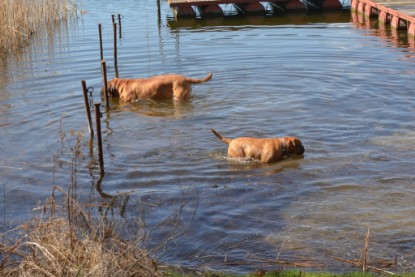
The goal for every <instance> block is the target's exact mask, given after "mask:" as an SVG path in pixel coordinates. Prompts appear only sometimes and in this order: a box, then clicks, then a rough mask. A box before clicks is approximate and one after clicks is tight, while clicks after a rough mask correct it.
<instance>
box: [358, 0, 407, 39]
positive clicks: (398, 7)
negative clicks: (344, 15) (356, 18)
mask: <svg viewBox="0 0 415 277" xmlns="http://www.w3.org/2000/svg"><path fill="white" fill-rule="evenodd" d="M351 8H352V10H355V11H357V12H360V13H362V14H364V15H365V16H367V17H378V19H379V21H381V22H383V23H385V24H390V25H391V27H392V28H394V29H397V30H404V29H406V30H407V31H408V34H409V35H412V36H415V0H352V2H351Z"/></svg>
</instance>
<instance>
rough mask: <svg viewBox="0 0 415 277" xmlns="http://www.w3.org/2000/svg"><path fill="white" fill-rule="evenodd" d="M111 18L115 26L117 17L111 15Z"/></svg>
mask: <svg viewBox="0 0 415 277" xmlns="http://www.w3.org/2000/svg"><path fill="white" fill-rule="evenodd" d="M111 18H112V24H114V23H115V15H114V14H111Z"/></svg>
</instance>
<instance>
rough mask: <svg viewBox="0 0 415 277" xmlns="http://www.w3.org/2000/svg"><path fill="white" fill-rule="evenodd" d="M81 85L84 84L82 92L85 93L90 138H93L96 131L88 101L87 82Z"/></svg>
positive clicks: (83, 81) (82, 82)
mask: <svg viewBox="0 0 415 277" xmlns="http://www.w3.org/2000/svg"><path fill="white" fill-rule="evenodd" d="M81 84H82V92H83V93H84V101H85V111H86V117H87V118H88V128H89V136H90V137H93V136H94V130H93V128H92V119H91V107H90V106H89V101H88V89H87V88H86V82H85V80H82V81H81Z"/></svg>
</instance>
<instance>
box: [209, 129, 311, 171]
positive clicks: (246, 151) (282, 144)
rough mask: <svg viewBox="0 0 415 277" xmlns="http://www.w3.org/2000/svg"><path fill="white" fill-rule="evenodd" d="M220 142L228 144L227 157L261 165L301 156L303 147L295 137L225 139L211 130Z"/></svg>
mask: <svg viewBox="0 0 415 277" xmlns="http://www.w3.org/2000/svg"><path fill="white" fill-rule="evenodd" d="M211 131H212V133H213V134H214V135H215V136H216V137H218V138H219V139H220V140H221V141H222V142H224V143H226V144H228V145H229V146H228V156H229V157H232V158H246V157H247V158H252V159H256V160H260V161H261V162H263V163H272V162H276V161H279V160H282V159H283V158H284V157H285V156H287V157H289V156H292V155H302V154H303V153H304V147H303V144H302V143H301V141H300V140H299V139H298V138H296V137H281V138H251V137H241V138H234V139H231V138H225V137H222V136H221V135H220V134H219V133H218V132H216V131H215V130H213V129H211Z"/></svg>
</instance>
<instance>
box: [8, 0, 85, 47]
mask: <svg viewBox="0 0 415 277" xmlns="http://www.w3.org/2000/svg"><path fill="white" fill-rule="evenodd" d="M76 13H77V5H76V1H75V0H74V1H72V0H40V1H32V0H0V54H1V55H7V54H8V53H10V52H13V51H16V50H19V49H21V48H24V47H25V46H27V45H29V44H30V40H31V39H32V38H33V36H34V35H35V34H36V33H37V32H38V31H39V30H41V29H42V28H44V27H45V26H48V25H52V24H55V23H59V22H62V21H65V20H67V19H69V18H70V17H73V16H76Z"/></svg>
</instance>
